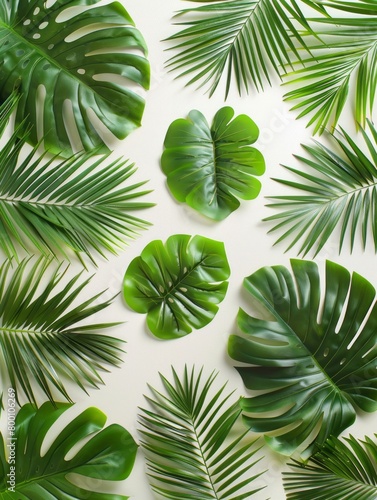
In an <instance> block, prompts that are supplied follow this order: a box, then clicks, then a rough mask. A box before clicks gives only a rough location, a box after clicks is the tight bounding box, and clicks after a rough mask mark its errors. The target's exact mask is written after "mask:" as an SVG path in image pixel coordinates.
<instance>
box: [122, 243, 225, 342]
mask: <svg viewBox="0 0 377 500" xmlns="http://www.w3.org/2000/svg"><path fill="white" fill-rule="evenodd" d="M229 274H230V270H229V265H228V261H227V258H226V254H225V249H224V244H223V243H221V242H219V241H215V240H210V239H208V238H204V237H203V236H194V237H191V236H189V235H182V234H176V235H173V236H171V237H170V238H168V240H167V241H166V244H165V245H164V244H163V243H162V241H160V240H155V241H152V242H151V243H149V244H148V245H147V246H146V247H145V248H144V250H143V251H142V253H141V255H140V257H136V258H135V259H134V260H133V261H132V262H131V264H130V265H129V266H128V268H127V271H126V274H125V277H124V289H123V291H124V297H125V300H126V302H127V304H128V305H129V306H130V307H131V308H132V309H133V310H134V311H136V312H139V313H143V314H147V315H148V316H147V324H148V327H149V329H150V331H151V332H152V333H153V334H154V335H155V336H157V337H159V338H162V339H172V338H177V337H182V336H184V335H187V334H188V333H190V332H191V331H192V328H196V329H197V328H202V327H204V326H205V325H207V324H208V323H209V322H210V321H211V320H212V319H213V318H214V316H215V314H216V313H217V310H218V306H217V304H218V303H219V302H221V301H222V300H223V299H224V297H225V293H226V290H227V288H228V283H227V281H225V280H227V279H228V278H229Z"/></svg>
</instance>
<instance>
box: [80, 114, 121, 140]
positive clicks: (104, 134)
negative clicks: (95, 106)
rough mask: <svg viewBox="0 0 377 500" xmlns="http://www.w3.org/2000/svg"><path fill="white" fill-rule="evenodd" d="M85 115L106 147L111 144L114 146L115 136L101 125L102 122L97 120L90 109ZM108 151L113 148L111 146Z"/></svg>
mask: <svg viewBox="0 0 377 500" xmlns="http://www.w3.org/2000/svg"><path fill="white" fill-rule="evenodd" d="M86 113H87V115H88V118H89V120H90V122H91V124H92V125H93V127H94V129H95V131H96V132H97V134H98V135H99V136H100V137H101V139H102V141H103V142H104V143H105V144H106V146H108V147H110V145H111V144H114V142H116V141H117V140H118V139H117V138H116V137H115V135H114V134H113V133H112V132H111V131H110V130H109V129H108V128H107V127H106V125H104V123H102V121H101V120H100V119H99V118H98V116H97V115H96V114H95V112H94V111H93V110H92V109H91V108H89V109H87V110H86ZM110 149H114V147H113V146H112V147H111V148H110Z"/></svg>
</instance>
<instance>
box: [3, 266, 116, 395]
mask: <svg viewBox="0 0 377 500" xmlns="http://www.w3.org/2000/svg"><path fill="white" fill-rule="evenodd" d="M12 265H13V266H14V264H13V263H12V262H11V261H5V262H4V263H3V264H2V265H1V266H0V365H1V367H2V373H3V376H4V382H3V384H4V386H5V387H6V384H7V383H8V384H9V387H13V388H14V389H15V390H16V394H17V398H18V400H19V401H22V400H23V399H26V400H28V401H30V402H35V400H36V399H39V398H38V391H39V393H43V394H45V395H46V396H47V397H48V398H49V399H50V400H51V401H53V400H54V394H57V393H59V394H61V395H62V396H63V397H64V398H66V399H67V400H69V401H70V396H69V394H68V390H67V389H66V387H65V384H66V382H67V380H71V381H73V382H74V383H75V384H76V385H77V386H79V387H80V388H81V389H83V390H85V391H86V390H87V388H88V387H98V386H99V385H100V384H102V383H103V381H102V378H101V376H100V374H99V372H100V371H107V369H106V365H110V366H118V365H119V364H120V363H121V361H122V360H121V354H122V349H121V347H122V344H123V342H122V341H121V340H119V339H116V338H113V337H109V336H107V335H104V334H100V333H98V331H100V330H102V329H104V328H108V327H110V326H113V325H114V324H116V323H102V324H101V323H99V324H98V323H97V324H95V323H92V324H90V323H87V322H86V323H85V324H82V321H83V320H87V318H90V317H91V316H92V315H93V314H95V313H97V312H100V311H102V310H104V309H105V308H106V307H108V306H109V305H110V303H111V302H112V299H110V300H107V301H104V302H101V301H100V297H101V295H102V293H99V294H97V295H94V296H92V297H89V298H88V297H87V298H86V299H85V301H83V302H78V300H79V297H80V294H81V293H82V292H83V290H84V288H85V287H86V286H87V285H88V284H89V282H90V278H89V279H86V280H81V279H80V274H78V275H75V276H73V277H72V278H71V279H70V280H69V281H65V280H64V274H65V272H66V270H67V268H65V269H62V266H59V267H56V266H53V265H52V264H49V262H48V261H47V260H44V259H39V260H37V261H34V262H30V261H22V262H21V263H20V264H19V265H18V266H16V267H12ZM36 391H37V392H36Z"/></svg>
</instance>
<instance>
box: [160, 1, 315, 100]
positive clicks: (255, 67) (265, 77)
mask: <svg viewBox="0 0 377 500" xmlns="http://www.w3.org/2000/svg"><path fill="white" fill-rule="evenodd" d="M191 1H193V2H201V3H203V2H202V0H191ZM303 1H304V3H305V4H307V5H310V6H311V7H314V8H317V9H319V10H321V11H322V12H323V8H322V6H321V5H320V3H319V2H317V1H311V0H303ZM177 16H178V17H180V16H181V17H182V18H183V19H184V20H183V21H181V22H178V23H177V25H178V26H180V27H183V28H182V29H181V30H180V31H178V32H177V33H175V34H174V35H172V36H170V37H169V38H168V39H167V40H168V41H170V42H173V48H175V49H176V50H177V51H178V52H177V54H176V55H174V56H173V57H171V58H170V59H169V60H168V61H167V67H168V68H169V69H170V70H174V71H176V72H177V73H178V76H184V77H186V76H189V75H191V74H193V76H192V77H191V79H189V81H188V84H193V83H199V82H200V86H203V85H207V84H208V86H209V94H210V95H212V94H213V93H214V92H215V90H216V88H217V87H218V85H219V83H220V80H221V77H222V75H223V73H226V95H227V94H228V92H229V89H230V85H231V81H232V79H233V78H234V79H235V82H236V85H237V88H238V91H239V93H241V92H242V91H246V92H248V90H249V87H250V86H252V87H254V88H255V89H256V90H258V91H259V90H263V86H264V84H265V83H266V82H267V83H268V84H271V79H270V76H271V74H272V73H276V74H278V75H280V73H281V72H282V71H283V72H285V71H286V70H287V68H288V67H290V66H291V65H292V61H295V60H300V59H301V56H300V53H299V50H298V47H301V48H304V49H305V48H306V43H305V41H304V39H303V37H302V36H301V34H300V33H299V31H298V29H299V28H304V29H305V30H307V31H309V32H310V31H311V30H310V26H309V24H308V23H307V21H306V19H305V17H304V15H303V13H302V11H301V9H300V7H299V5H298V3H297V2H296V1H295V0H254V1H251V0H218V1H212V2H210V0H208V1H207V2H206V5H201V6H200V7H196V8H190V9H185V10H182V11H180V12H179V13H178V14H177Z"/></svg>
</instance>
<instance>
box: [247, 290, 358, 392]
mask: <svg viewBox="0 0 377 500" xmlns="http://www.w3.org/2000/svg"><path fill="white" fill-rule="evenodd" d="M253 288H254V285H253ZM256 291H257V290H256ZM253 295H254V296H255V297H257V296H258V295H259V294H258V293H257V294H256V295H255V294H254V293H253ZM262 303H263V304H264V305H265V307H266V308H267V309H268V310H269V311H270V312H271V313H272V315H273V316H274V317H275V318H276V319H277V321H278V323H283V324H284V325H285V326H286V328H288V329H289V331H290V332H291V333H292V335H294V338H295V339H297V342H299V343H300V344H301V346H302V347H303V349H304V350H305V352H307V353H308V356H309V357H310V360H311V361H312V362H313V363H314V365H315V366H316V367H317V369H318V371H319V372H320V373H321V374H322V375H323V376H324V378H325V380H326V381H327V382H328V383H329V385H330V387H331V388H332V389H333V390H334V392H336V393H338V394H339V396H341V398H342V399H344V398H345V397H346V396H345V395H344V393H343V391H342V390H341V389H340V387H339V386H338V385H337V384H336V383H335V382H334V381H333V379H332V378H331V377H330V375H329V374H328V373H327V371H326V370H325V368H324V367H323V366H322V365H321V364H320V362H319V361H318V360H317V358H316V357H315V354H314V353H312V352H311V351H310V349H309V348H308V347H307V346H306V344H305V343H304V342H303V340H301V338H300V337H299V335H298V334H297V333H296V332H295V330H293V328H292V327H291V326H290V325H289V324H288V323H287V321H285V320H284V319H283V318H282V317H281V316H280V314H279V313H278V312H277V311H276V309H275V308H274V307H273V305H272V304H270V302H269V301H268V300H266V299H265V297H264V296H262ZM346 399H347V398H346ZM347 401H348V399H347Z"/></svg>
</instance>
